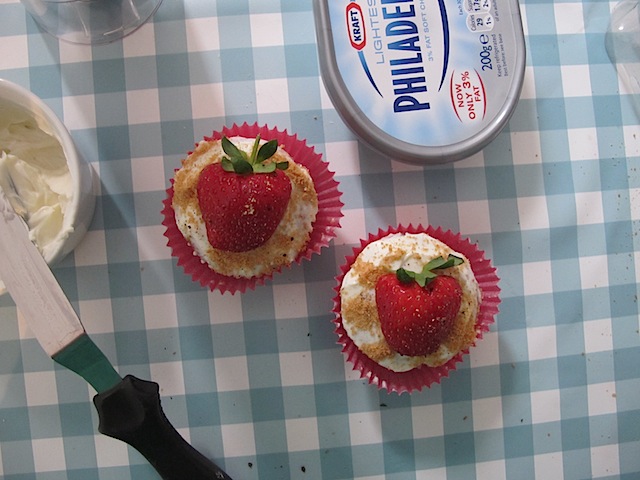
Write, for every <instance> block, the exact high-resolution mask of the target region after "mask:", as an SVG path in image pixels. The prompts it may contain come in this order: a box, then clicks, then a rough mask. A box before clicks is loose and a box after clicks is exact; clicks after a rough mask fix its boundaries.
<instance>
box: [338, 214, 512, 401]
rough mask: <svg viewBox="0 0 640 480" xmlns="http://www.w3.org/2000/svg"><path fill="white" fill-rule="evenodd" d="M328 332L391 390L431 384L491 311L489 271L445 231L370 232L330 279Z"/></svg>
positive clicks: (480, 257) (492, 277)
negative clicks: (331, 319) (330, 325)
mask: <svg viewBox="0 0 640 480" xmlns="http://www.w3.org/2000/svg"><path fill="white" fill-rule="evenodd" d="M337 280H338V285H337V287H336V292H337V296H336V297H335V308H334V312H335V314H336V318H335V323H336V333H337V334H338V337H339V343H341V344H342V345H343V352H345V353H346V355H347V359H348V361H350V362H351V363H353V366H354V369H355V370H359V371H360V374H361V376H362V377H366V378H368V379H369V382H370V383H375V384H377V385H378V387H379V388H385V389H386V390H387V391H396V392H399V393H402V392H405V391H408V392H411V391H412V390H421V389H422V388H423V387H425V386H427V387H428V386H430V385H431V384H433V383H438V382H439V381H440V379H441V378H442V377H443V376H447V375H448V372H449V371H450V370H452V369H455V366H456V364H457V363H458V362H460V361H461V360H462V357H463V355H464V354H466V353H468V351H469V348H470V347H471V346H473V345H474V344H475V342H476V340H477V339H479V338H482V334H483V332H485V331H488V329H489V325H490V324H491V323H493V321H494V317H495V315H496V314H497V312H498V304H499V303H500V300H499V292H500V289H499V287H498V278H497V276H496V274H495V269H494V268H493V267H491V265H490V263H489V262H488V261H487V260H486V259H485V258H484V253H483V252H482V251H480V250H479V249H478V248H477V246H475V245H472V244H471V243H470V242H469V241H468V240H462V239H461V238H460V236H459V235H456V234H453V233H452V232H450V231H447V232H444V231H443V230H441V229H433V228H431V227H428V228H422V227H421V226H418V227H412V226H409V227H408V228H404V227H399V228H397V229H389V230H387V231H382V230H381V231H379V232H378V234H377V235H370V236H369V238H368V239H367V240H366V241H364V240H363V241H361V246H360V247H358V248H355V249H354V251H353V255H352V256H350V257H348V258H347V262H346V264H345V265H343V267H342V272H341V275H339V277H337Z"/></svg>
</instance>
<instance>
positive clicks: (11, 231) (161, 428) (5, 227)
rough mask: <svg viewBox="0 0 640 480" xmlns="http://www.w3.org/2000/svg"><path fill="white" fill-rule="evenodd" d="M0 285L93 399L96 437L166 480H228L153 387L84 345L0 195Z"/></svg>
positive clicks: (45, 270) (81, 329)
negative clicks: (118, 443) (127, 450)
mask: <svg viewBox="0 0 640 480" xmlns="http://www.w3.org/2000/svg"><path fill="white" fill-rule="evenodd" d="M0 252H1V253H2V262H0V278H2V279H3V281H4V283H5V285H6V287H7V289H8V291H9V293H10V295H11V297H12V298H13V300H14V302H15V303H16V306H17V307H18V309H19V310H20V311H21V313H22V315H23V316H24V318H25V319H26V320H27V324H28V325H29V327H30V329H31V331H32V332H33V333H34V335H35V337H36V338H37V339H38V342H39V343H40V344H41V345H42V347H43V348H44V350H45V351H46V352H47V354H48V355H49V356H51V357H52V358H53V360H54V361H55V362H57V363H59V364H60V365H63V366H64V367H66V368H68V369H70V370H72V371H74V372H76V373H77V374H79V375H80V376H81V377H82V378H84V379H85V380H86V381H87V382H88V383H89V384H90V385H91V386H92V387H93V388H94V389H95V390H96V392H97V395H96V396H95V397H94V399H93V402H94V405H95V407H96V409H97V411H98V417H99V425H98V431H100V433H103V434H105V435H108V436H110V437H113V438H116V439H118V440H122V441H124V442H126V443H128V444H129V445H131V446H132V447H134V448H135V449H136V450H138V451H139V452H140V453H141V454H142V455H143V456H144V457H145V458H146V459H147V460H148V461H149V463H150V464H151V465H153V467H154V468H155V469H156V471H157V472H158V473H159V474H160V476H161V477H162V478H163V479H166V480H201V479H202V480H204V479H220V480H231V478H230V477H229V476H228V475H227V474H226V473H225V472H224V471H223V470H221V469H220V468H219V467H218V466H217V465H216V464H215V463H214V462H212V461H211V460H209V459H208V458H206V457H205V456H204V455H202V454H201V453H200V452H198V451H197V450H196V449H195V448H193V447H192V446H191V445H190V444H189V443H187V441H186V440H184V438H182V436H180V434H179V433H178V432H177V431H176V430H175V428H174V427H173V426H172V425H171V423H170V422H169V420H168V419H167V417H166V416H165V414H164V412H163V411H162V406H161V403H160V394H159V386H158V384H157V383H155V382H150V381H146V380H140V379H138V378H136V377H134V376H132V375H127V376H125V377H124V378H121V377H120V375H119V374H118V373H117V372H116V371H115V369H114V368H113V366H112V365H111V363H110V362H109V360H108V359H107V357H106V356H105V355H104V354H103V353H102V352H101V351H100V349H99V348H98V347H97V346H96V344H95V343H93V341H92V340H91V339H90V338H89V336H88V335H87V333H86V332H85V330H84V327H83V326H82V323H81V322H80V319H79V318H78V316H77V314H76V312H75V310H74V309H73V307H72V306H71V303H70V302H69V300H68V299H67V297H66V296H65V294H64V292H63V290H62V288H61V287H60V285H59V283H58V282H57V280H56V278H55V276H54V275H53V273H52V272H51V270H50V269H49V266H48V265H47V263H46V262H45V261H44V258H43V257H42V255H41V254H40V252H39V251H38V249H37V248H36V246H35V245H34V244H33V243H32V242H31V241H30V240H29V236H28V232H27V226H26V224H25V223H24V220H23V219H22V217H20V216H19V215H18V214H16V213H15V211H14V210H13V207H12V206H11V204H10V203H9V200H8V199H7V197H6V195H5V192H4V191H3V190H2V188H0Z"/></svg>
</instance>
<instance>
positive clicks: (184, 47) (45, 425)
mask: <svg viewBox="0 0 640 480" xmlns="http://www.w3.org/2000/svg"><path fill="white" fill-rule="evenodd" d="M615 3H616V2H615V1H611V2H609V1H606V0H555V1H553V0H522V1H521V10H522V11H521V13H522V17H523V23H524V28H525V34H526V44H527V68H526V78H525V84H524V89H523V92H522V96H521V99H520V102H519V105H518V107H517V109H516V111H515V113H514V115H513V117H512V119H511V121H510V122H509V124H508V126H507V128H506V129H505V130H504V131H503V132H502V133H501V134H500V136H499V137H498V138H497V139H496V140H495V141H494V142H492V143H491V144H490V145H489V146H488V147H486V148H485V149H484V151H482V152H481V153H478V154H476V155H474V156H473V157H471V158H469V159H466V160H463V161H460V162H456V163H454V164H448V165H442V166H434V167H426V168H422V167H416V166H409V165H406V164H402V163H397V162H394V161H391V160H389V159H387V158H385V157H383V156H382V155H380V154H377V153H375V152H373V151H371V150H369V149H367V147H365V146H363V145H362V144H360V143H359V142H358V141H356V140H355V138H354V136H353V134H352V133H351V132H350V130H349V129H348V128H346V127H345V125H344V124H343V123H342V121H341V120H340V118H339V116H338V115H337V113H336V111H335V109H334V108H333V106H332V105H331V102H330V101H329V99H328V97H327V95H326V92H325V90H324V87H323V84H322V81H321V79H320V76H319V69H318V57H317V45H316V39H315V31H314V19H313V13H312V5H311V0H217V1H216V0H213V1H212V0H183V1H179V0H165V1H164V2H163V4H162V5H161V7H160V9H159V10H158V12H157V15H156V16H155V17H154V18H153V21H152V22H151V23H149V24H147V25H145V26H144V27H143V28H142V29H141V30H139V31H138V32H136V33H135V34H133V35H132V36H130V37H127V38H126V39H125V40H124V41H122V42H117V43H115V44H111V45H108V46H100V47H93V48H91V47H82V46H74V45H71V44H66V43H60V42H59V41H57V40H56V39H54V38H53V37H50V36H48V35H46V34H43V33H41V32H40V31H39V30H38V29H37V27H36V26H35V24H34V22H33V21H32V19H31V18H30V17H28V16H27V14H26V13H25V10H24V8H23V7H22V5H21V4H20V3H19V2H18V1H17V0H0V19H1V25H2V27H1V28H0V77H3V78H6V79H8V80H11V81H13V82H15V83H18V84H20V85H22V86H24V87H27V88H29V89H30V90H32V91H33V92H34V93H36V94H37V95H39V96H40V97H42V98H43V99H44V100H45V101H46V102H47V103H48V104H49V105H50V106H51V107H52V108H53V109H54V110H55V111H56V112H57V113H58V114H59V115H60V117H61V118H62V119H63V120H64V123H65V124H66V125H67V127H68V128H69V129H70V131H71V133H72V136H73V138H74V139H75V141H76V143H77V145H78V148H79V150H80V151H81V153H82V155H83V156H84V157H85V158H86V159H87V160H88V161H89V162H91V164H92V166H93V167H94V169H95V171H96V172H97V174H98V177H99V183H100V185H99V190H100V191H99V196H98V202H97V209H96V213H95V218H94V221H93V224H92V227H91V229H90V231H89V233H88V234H87V236H86V238H85V240H84V241H83V242H82V243H81V245H80V247H79V248H78V249H77V250H76V251H75V252H74V253H73V254H72V255H71V256H69V257H68V258H67V259H65V260H64V261H63V263H62V264H60V265H59V266H57V267H55V268H54V273H55V275H56V276H57V278H58V279H59V281H60V282H61V284H62V286H63V289H64V291H65V292H66V293H67V295H68V296H69V298H70V299H71V301H72V303H73V304H74V306H75V307H76V308H77V311H78V312H79V314H80V317H81V318H82V320H83V323H84V325H85V327H86V329H87V331H88V332H89V334H90V335H91V337H92V338H93V339H94V340H95V342H96V343H97V344H98V345H99V346H100V347H101V348H102V349H103V350H104V351H105V353H106V354H107V356H108V357H109V358H110V359H111V360H112V361H113V362H114V364H115V365H116V367H117V369H118V370H119V371H120V372H121V373H123V374H124V373H131V374H134V375H136V376H138V377H140V378H144V379H151V380H153V381H156V382H158V383H159V384H160V386H161V395H162V402H163V407H164V409H165V412H166V413H167V416H168V417H169V418H170V420H171V421H172V422H173V424H174V425H175V426H176V428H177V429H178V430H179V432H180V433H181V434H182V435H183V436H185V438H187V439H188V440H189V441H190V442H191V443H192V444H193V445H194V446H196V447H197V448H198V449H199V450H201V451H202V452H203V453H204V454H205V455H207V456H209V457H211V458H214V459H216V461H218V462H219V463H220V464H221V465H222V466H223V467H224V468H225V470H226V471H227V472H228V473H229V474H230V475H231V476H232V477H233V478H235V479H267V480H271V479H289V478H292V479H327V480H329V479H360V480H365V479H367V480H380V479H383V478H387V479H394V480H401V479H402V480H404V479H445V478H446V479H465V480H466V479H473V478H478V479H491V480H499V479H532V478H538V479H562V478H564V479H585V478H626V479H631V478H640V368H639V367H638V366H639V365H640V334H639V328H640V325H639V317H638V293H639V279H640V236H639V231H640V171H639V169H640V127H639V121H638V117H637V116H636V114H635V113H634V110H633V108H632V104H631V100H630V97H629V95H627V94H624V90H623V89H622V87H621V85H620V83H619V80H618V78H617V76H616V72H615V69H614V67H613V66H612V65H611V63H610V61H609V59H608V57H607V54H606V51H605V47H604V33H605V31H606V28H607V25H608V22H609V18H610V12H611V10H612V9H613V7H614V5H615ZM621 92H623V93H622V94H621ZM244 121H247V122H250V123H251V122H256V121H257V122H259V123H261V124H268V125H270V126H278V127H279V128H281V129H284V128H286V129H288V130H289V131H291V132H293V133H297V134H298V135H299V136H300V137H302V138H306V139H307V141H308V143H309V144H311V145H313V146H314V147H315V149H316V150H317V151H319V152H321V153H322V154H323V155H324V157H325V159H326V160H327V161H328V162H329V163H330V168H331V169H332V170H334V171H335V172H336V177H337V180H338V181H339V182H340V190H341V191H342V192H344V193H343V198H342V199H343V201H344V203H345V207H344V219H343V221H342V228H341V229H340V230H339V232H338V235H337V238H336V239H335V241H334V242H332V244H331V246H330V247H329V248H328V249H324V250H323V253H322V254H321V255H319V256H315V257H314V258H313V259H312V260H311V261H309V262H305V263H303V264H302V265H297V266H294V267H293V268H291V269H289V270H287V271H286V272H285V273H284V274H282V275H279V276H277V278H275V279H274V281H272V282H269V283H268V284H267V285H265V286H261V287H259V288H257V289H256V290H255V291H250V292H247V293H245V294H242V295H240V294H237V295H233V296H232V295H229V294H226V295H221V294H219V293H216V292H214V293H211V292H208V291H206V290H204V289H202V288H201V287H200V286H199V285H198V284H196V283H194V282H192V281H191V279H190V278H188V277H186V276H185V275H184V274H183V272H182V269H181V268H179V267H177V266H176V264H175V261H174V260H172V258H171V256H170V251H169V249H168V248H167V247H166V246H165V238H164V237H163V228H162V226H161V224H160V222H161V215H160V210H161V208H162V200H163V199H164V197H165V189H166V188H167V187H168V185H169V180H170V178H171V176H172V172H173V170H174V168H176V167H177V166H178V164H179V161H180V159H181V158H182V156H183V155H184V153H185V152H186V151H188V150H189V149H190V148H191V147H192V146H193V144H194V142H195V141H197V140H199V139H200V138H202V136H204V135H206V134H209V133H211V132H212V131H213V130H218V129H220V128H221V127H222V126H224V125H231V124H232V123H234V122H244ZM397 223H404V224H408V223H423V224H427V223H430V224H432V225H439V226H442V227H443V228H445V229H447V228H448V229H452V230H456V231H459V232H461V233H462V234H463V236H466V237H469V238H471V239H472V240H473V241H476V242H478V243H479V244H480V246H481V248H483V249H484V250H486V252H487V254H488V256H489V257H490V258H491V259H492V261H493V262H494V264H495V266H496V267H497V268H498V273H499V275H500V277H501V279H502V280H501V288H502V304H501V312H500V314H499V315H498V317H497V322H496V324H495V325H494V326H493V328H492V329H491V332H489V333H488V334H487V335H486V337H485V338H484V339H483V340H482V341H481V342H480V343H479V345H478V346H477V347H476V348H474V349H473V350H472V352H471V354H470V355H469V356H468V357H467V358H466V360H465V361H464V363H462V364H461V365H460V366H459V367H458V369H457V371H455V372H453V373H452V374H451V376H450V377H449V378H447V379H445V380H444V381H443V382H442V384H441V385H438V386H435V387H432V388H430V389H425V390H424V391H423V392H420V393H414V394H412V395H406V394H405V395H396V394H387V393H385V392H379V391H378V390H377V389H376V388H375V387H373V386H370V385H368V384H367V382H366V381H365V380H361V379H359V378H358V375H356V374H355V373H354V372H352V371H351V367H350V365H348V364H346V363H345V361H344V358H343V356H342V354H341V352H340V347H339V346H338V345H337V344H336V337H335V335H334V333H333V324H332V318H333V316H332V313H331V309H332V297H333V293H334V292H333V290H332V289H333V287H334V276H335V275H336V274H337V272H338V267H339V265H340V264H341V263H342V262H343V260H344V257H345V255H346V254H347V253H348V252H350V249H351V248H352V247H353V246H354V245H356V244H357V243H358V240H359V239H360V238H361V237H365V236H366V234H367V233H368V232H371V231H376V230H377V229H378V228H379V227H383V228H384V227H387V226H388V225H395V224H397ZM94 393H95V392H93V390H92V389H91V388H90V387H89V386H88V385H87V384H86V383H85V382H84V381H82V379H80V377H78V376H76V375H74V374H73V373H70V372H68V371H66V370H64V369H63V368H62V367H59V366H57V365H55V364H54V363H53V362H52V361H51V359H50V358H48V357H47V356H46V355H45V354H44V353H43V351H42V350H41V349H40V347H39V345H38V343H37V342H36V340H35V339H34V338H33V336H32V335H31V333H30V332H29V330H28V328H27V327H26V325H25V322H24V320H23V319H22V318H20V316H19V315H18V314H17V312H16V309H15V306H14V304H13V302H12V300H11V298H10V297H9V296H8V295H5V296H3V297H1V298H0V477H1V478H4V479H6V480H34V479H37V480H98V479H100V480H110V479H114V480H116V479H117V480H127V479H132V480H145V479H149V480H151V479H156V478H158V477H157V475H156V473H155V472H154V471H153V470H152V468H151V467H150V466H149V465H148V464H147V462H146V461H145V460H144V458H143V457H142V456H141V455H139V454H138V453H137V452H136V451H135V450H133V449H131V448H129V447H128V446H126V445H125V444H124V443H121V442H118V441H116V440H112V439H110V438H108V437H105V436H103V435H101V434H99V433H98V432H97V414H96V413H95V410H94V408H93V405H92V402H91V399H92V397H93V395H94Z"/></svg>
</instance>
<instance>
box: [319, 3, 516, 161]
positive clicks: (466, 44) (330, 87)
mask: <svg viewBox="0 0 640 480" xmlns="http://www.w3.org/2000/svg"><path fill="white" fill-rule="evenodd" d="M314 15H315V22H316V34H317V38H318V52H319V59H320V68H321V73H322V78H323V82H324V84H325V87H326V89H327V92H328V94H329V97H330V98H331V101H332V102H333V104H334V106H335V107H336V110H337V111H338V113H339V114H340V116H341V117H342V119H343V121H344V122H345V123H346V124H347V125H348V126H349V128H351V130H353V132H354V133H355V134H356V135H357V136H358V137H359V138H360V139H361V140H362V141H363V142H365V143H367V144H369V145H370V146H371V147H372V148H374V149H375V150H378V151H380V152H381V153H383V154H385V155H388V156H389V157H391V158H393V159H396V160H400V161H404V162H407V163H413V164H419V165H427V164H437V163H447V162H453V161H456V160H460V159H462V158H466V157H469V156H471V155H473V154H474V153H476V152H478V151H480V150H481V149H482V148H484V147H485V146H486V145H487V144H488V143H489V142H491V141H492V140H493V139H495V137H496V136H497V135H498V134H499V133H500V131H501V130H502V129H503V128H504V127H505V125H506V123H507V122H508V120H509V118H510V117H511V114H512V113H513V110H514V109H515V107H516V105H517V103H518V99H519V97H520V91H521V89H522V83H523V78H524V69H525V56H526V54H525V41H524V33H523V29H522V20H521V17H520V9H519V5H518V1H517V0H438V1H427V0H395V1H394V0H385V1H384V2H377V1H375V2H374V1H367V2H364V1H360V2H357V1H353V2H351V3H346V4H345V3H344V2H332V1H330V0H314Z"/></svg>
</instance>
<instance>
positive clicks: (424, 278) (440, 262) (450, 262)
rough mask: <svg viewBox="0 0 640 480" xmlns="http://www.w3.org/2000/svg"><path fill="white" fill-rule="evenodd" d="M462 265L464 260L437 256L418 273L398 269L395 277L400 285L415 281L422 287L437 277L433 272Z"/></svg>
mask: <svg viewBox="0 0 640 480" xmlns="http://www.w3.org/2000/svg"><path fill="white" fill-rule="evenodd" d="M462 263H464V260H463V259H462V258H460V257H456V256H455V255H449V256H448V257H447V258H446V259H445V258H443V257H442V256H439V257H436V258H434V259H433V260H431V261H430V262H429V263H427V264H426V265H425V266H424V267H423V268H422V271H421V272H420V273H416V272H412V271H410V270H405V269H404V268H399V269H398V270H397V271H396V277H398V280H399V281H400V282H401V283H411V282H414V281H415V282H416V283H417V284H418V285H420V286H421V287H424V286H425V285H427V284H428V283H429V282H430V281H432V280H433V279H434V278H436V277H437V276H438V274H437V273H436V272H435V271H434V270H444V269H446V268H450V267H456V266H458V265H461V264H462Z"/></svg>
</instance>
